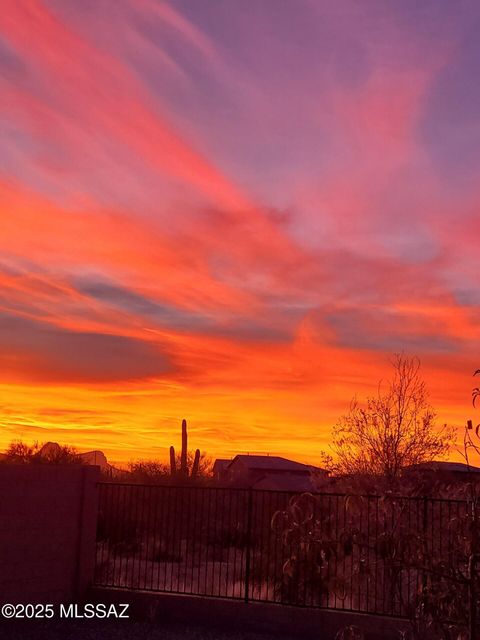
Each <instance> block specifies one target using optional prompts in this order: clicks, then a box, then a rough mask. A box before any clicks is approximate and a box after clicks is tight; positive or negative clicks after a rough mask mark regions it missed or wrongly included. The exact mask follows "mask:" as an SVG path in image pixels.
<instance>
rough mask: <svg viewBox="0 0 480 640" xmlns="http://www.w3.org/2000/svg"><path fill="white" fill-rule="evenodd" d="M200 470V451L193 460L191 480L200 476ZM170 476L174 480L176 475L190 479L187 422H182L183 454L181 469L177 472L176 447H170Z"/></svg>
mask: <svg viewBox="0 0 480 640" xmlns="http://www.w3.org/2000/svg"><path fill="white" fill-rule="evenodd" d="M199 468H200V449H197V450H196V451H195V457H194V459H193V464H192V470H191V473H190V477H191V478H196V477H197V476H198V472H199ZM170 475H171V477H172V478H173V477H174V476H176V475H180V476H181V477H182V478H188V477H189V473H188V434H187V421H186V420H185V419H183V420H182V452H181V454H180V469H178V472H177V463H176V456H175V447H173V446H172V447H170Z"/></svg>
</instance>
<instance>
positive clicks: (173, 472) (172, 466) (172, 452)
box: [170, 447, 177, 478]
mask: <svg viewBox="0 0 480 640" xmlns="http://www.w3.org/2000/svg"><path fill="white" fill-rule="evenodd" d="M176 473H177V466H176V464H175V447H170V475H171V476H172V478H173V477H174V476H175V475H176Z"/></svg>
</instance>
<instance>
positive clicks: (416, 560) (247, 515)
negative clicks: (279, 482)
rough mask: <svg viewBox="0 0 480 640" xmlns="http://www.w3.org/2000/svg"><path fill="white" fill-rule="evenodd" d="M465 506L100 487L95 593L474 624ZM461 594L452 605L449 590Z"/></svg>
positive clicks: (468, 521) (207, 489) (468, 523)
mask: <svg viewBox="0 0 480 640" xmlns="http://www.w3.org/2000/svg"><path fill="white" fill-rule="evenodd" d="M469 508H470V507H469V503H468V502H466V501H460V500H440V499H434V498H416V497H415V498H412V497H381V496H353V495H352V496H349V495H343V494H294V493H288V492H280V491H257V490H251V489H225V488H212V487H194V486H176V487H174V486H158V485H138V484H117V483H101V484H100V508H99V522H98V536H97V559H96V571H95V583H96V585H98V586H111V587H122V588H126V589H141V590H151V591H161V592H171V593H182V594H191V595H202V596H211V597H221V598H235V599H244V600H246V601H262V602H274V603H283V604H290V605H297V606H306V607H325V608H331V609H342V610H348V611H358V612H364V613H373V614H381V615H390V616H398V617H410V616H411V615H412V611H413V609H414V608H415V607H418V606H421V607H422V608H423V609H422V610H423V611H428V607H429V606H431V604H432V599H436V606H437V608H438V603H443V604H441V607H442V606H443V607H444V608H443V609H442V611H441V612H440V613H441V615H442V616H443V617H444V618H445V620H447V619H449V617H450V618H452V619H453V618H455V619H457V621H458V620H460V619H461V620H462V621H463V620H466V619H467V618H468V617H469V615H470V613H469V609H468V606H469V603H471V602H473V601H475V596H473V600H472V594H471V586H472V581H471V580H470V579H469V561H470V562H471V556H472V540H471V519H470V518H469ZM452 584H453V585H454V589H453V592H454V593H455V594H456V596H455V597H454V601H452V596H451V592H452V588H451V585H452Z"/></svg>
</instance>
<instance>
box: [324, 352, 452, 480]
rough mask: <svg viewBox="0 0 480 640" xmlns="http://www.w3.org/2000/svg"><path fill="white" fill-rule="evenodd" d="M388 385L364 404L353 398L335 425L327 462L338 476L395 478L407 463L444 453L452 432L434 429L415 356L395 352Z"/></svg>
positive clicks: (410, 463) (449, 443) (449, 442)
mask: <svg viewBox="0 0 480 640" xmlns="http://www.w3.org/2000/svg"><path fill="white" fill-rule="evenodd" d="M392 364H393V368H394V375H393V378H392V380H391V381H390V382H389V383H388V385H387V388H386V389H384V390H382V386H381V384H379V389H378V393H377V395H376V396H375V397H370V398H367V400H366V403H365V404H364V405H363V406H362V405H360V404H359V403H358V402H357V400H356V399H354V400H353V401H352V403H351V406H350V411H349V413H348V414H347V415H345V416H343V417H342V418H341V419H340V420H339V422H338V423H337V424H336V425H335V427H334V431H333V443H332V450H333V453H334V457H332V456H325V455H324V459H325V463H326V464H327V466H328V467H329V468H330V470H331V471H333V472H334V473H335V474H336V475H345V474H366V475H371V474H374V475H381V476H384V477H386V478H388V479H394V478H397V477H399V476H400V475H401V472H402V470H403V469H404V468H405V467H409V466H411V465H416V464H420V463H423V462H430V461H432V460H434V459H435V458H437V457H439V456H442V455H444V454H446V453H447V452H448V450H449V448H450V446H451V444H452V443H453V436H454V433H453V431H452V430H451V429H449V428H447V426H446V425H445V426H444V427H443V428H442V429H440V430H437V429H436V427H435V420H436V414H435V411H434V410H433V408H432V407H431V406H430V404H429V402H428V393H427V390H426V386H425V383H424V381H423V380H422V379H421V377H420V361H419V360H418V358H407V357H404V356H403V355H396V356H395V358H394V360H393V362H392Z"/></svg>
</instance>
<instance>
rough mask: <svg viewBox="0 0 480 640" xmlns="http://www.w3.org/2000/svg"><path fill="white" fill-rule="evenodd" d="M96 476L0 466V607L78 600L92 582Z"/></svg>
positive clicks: (85, 469)
mask: <svg viewBox="0 0 480 640" xmlns="http://www.w3.org/2000/svg"><path fill="white" fill-rule="evenodd" d="M99 473H100V470H99V468H98V467H93V466H83V465H68V466H60V465H58V466H57V465H5V464H0V603H6V602H8V603H12V604H17V603H24V604H26V603H30V602H31V603H44V604H47V603H52V604H56V603H60V602H65V603H67V602H72V601H74V600H76V599H79V598H81V597H82V596H83V595H84V593H85V591H86V589H87V587H88V586H89V584H90V583H91V580H92V578H93V569H94V561H95V533H96V522H97V508H98V496H97V493H98V489H97V482H98V480H99Z"/></svg>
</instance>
